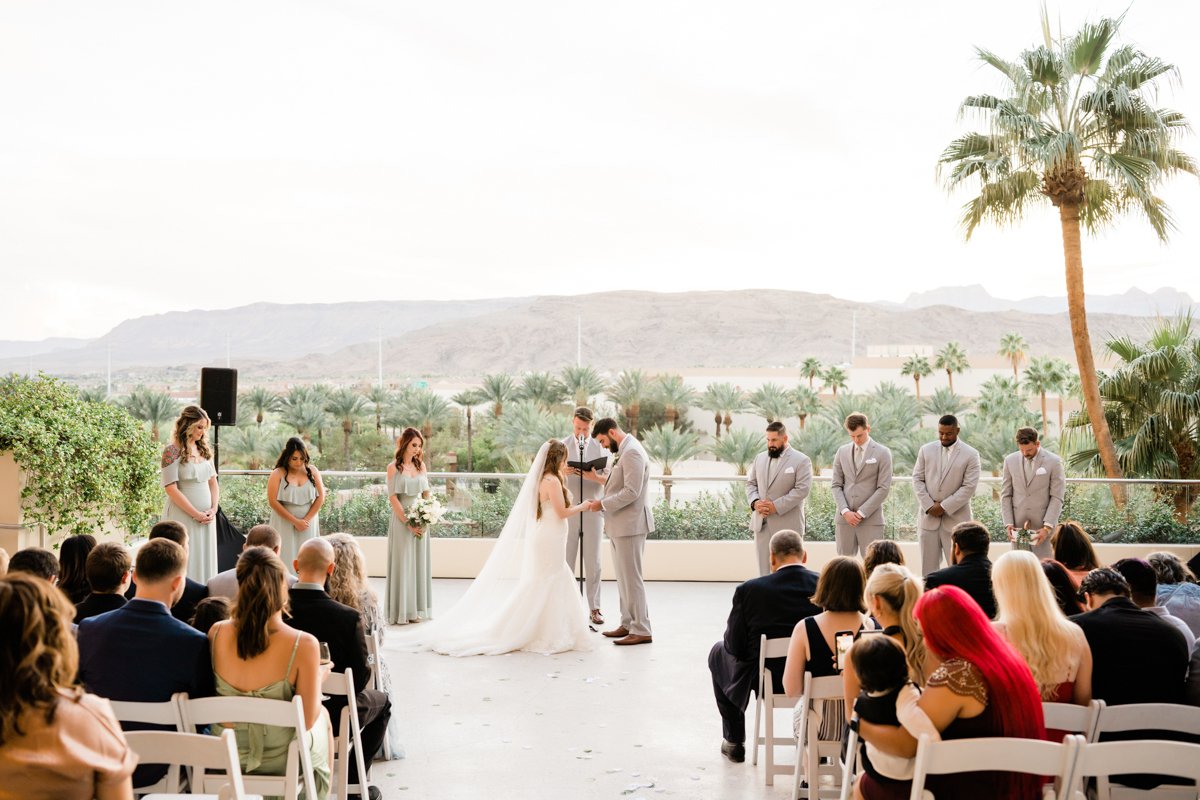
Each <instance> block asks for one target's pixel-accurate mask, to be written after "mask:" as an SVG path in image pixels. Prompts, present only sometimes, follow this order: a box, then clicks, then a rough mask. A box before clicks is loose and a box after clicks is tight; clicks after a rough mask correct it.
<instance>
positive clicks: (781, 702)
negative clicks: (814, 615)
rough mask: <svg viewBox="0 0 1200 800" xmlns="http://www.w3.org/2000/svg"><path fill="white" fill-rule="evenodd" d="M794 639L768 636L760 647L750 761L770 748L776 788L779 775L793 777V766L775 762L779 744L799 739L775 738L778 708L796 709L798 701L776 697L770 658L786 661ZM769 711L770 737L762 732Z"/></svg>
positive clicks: (769, 776) (770, 774) (771, 774)
mask: <svg viewBox="0 0 1200 800" xmlns="http://www.w3.org/2000/svg"><path fill="white" fill-rule="evenodd" d="M791 641H792V640H791V639H790V638H786V637H785V638H780V639H768V638H767V635H766V634H765V633H764V634H763V635H762V638H761V639H760V640H759V644H758V693H757V696H756V699H755V701H754V757H753V758H751V759H750V763H752V764H758V746H759V745H765V746H766V754H765V755H766V760H767V786H774V785H775V776H776V775H790V774H791V773H792V767H790V766H788V765H786V764H785V765H784V766H782V767H781V766H778V765H777V764H776V763H775V747H776V745H791V746H792V747H795V746H796V740H795V739H794V738H792V737H790V736H789V737H787V738H780V739H778V740H777V739H776V737H775V709H777V708H795V706H796V703H797V702H798V698H795V697H786V696H782V695H777V694H775V684H774V682H773V681H772V675H771V671H770V670H769V669H767V663H766V662H767V659H768V658H784V657H785V656H787V651H788V645H789V644H790V643H791ZM764 708H765V709H766V711H767V714H766V723H767V724H766V731H765V733H766V735H765V736H759V735H758V732H759V730H760V729H761V727H762V718H763V713H762V712H763V709H764Z"/></svg>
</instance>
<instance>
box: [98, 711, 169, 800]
mask: <svg viewBox="0 0 1200 800" xmlns="http://www.w3.org/2000/svg"><path fill="white" fill-rule="evenodd" d="M182 697H186V695H185V694H184V693H183V692H178V693H176V694H174V695H172V697H171V699H170V700H167V701H166V702H163V703H134V702H131V701H128V700H110V701H109V703H110V705H112V710H113V716H114V717H116V719H117V722H139V723H144V724H147V725H170V726H171V727H172V728H174V729H175V730H176V731H183V730H184V728H183V719H182V717H180V712H179V700H180V698H182ZM149 763H154V762H149ZM172 773H174V775H175V777H176V780H178V777H179V767H178V765H169V767H168V773H167V775H168V777H169V776H170V775H171V774H172ZM165 791H167V778H166V777H164V778H163V779H162V780H160V781H159V782H158V783H155V784H152V785H150V786H142V787H140V788H137V789H134V790H133V794H134V796H135V797H136V796H140V795H144V794H153V793H158V792H165Z"/></svg>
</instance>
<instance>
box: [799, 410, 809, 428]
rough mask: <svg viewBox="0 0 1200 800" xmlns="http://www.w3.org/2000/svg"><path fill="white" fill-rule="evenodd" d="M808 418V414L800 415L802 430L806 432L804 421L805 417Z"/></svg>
mask: <svg viewBox="0 0 1200 800" xmlns="http://www.w3.org/2000/svg"><path fill="white" fill-rule="evenodd" d="M807 416H808V414H801V415H800V430H804V419H805V417H807Z"/></svg>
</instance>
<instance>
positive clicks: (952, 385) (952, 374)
mask: <svg viewBox="0 0 1200 800" xmlns="http://www.w3.org/2000/svg"><path fill="white" fill-rule="evenodd" d="M946 378H947V379H949V381H950V391H951V392H953V391H954V373H953V372H951V371H950V370H946Z"/></svg>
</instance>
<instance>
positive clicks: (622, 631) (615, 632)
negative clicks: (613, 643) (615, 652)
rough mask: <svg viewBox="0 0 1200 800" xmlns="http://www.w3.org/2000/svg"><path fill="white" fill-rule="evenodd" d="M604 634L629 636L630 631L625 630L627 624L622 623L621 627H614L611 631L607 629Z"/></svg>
mask: <svg viewBox="0 0 1200 800" xmlns="http://www.w3.org/2000/svg"><path fill="white" fill-rule="evenodd" d="M604 635H605V636H617V637H620V636H628V635H629V631H627V630H625V626H624V625H622V626H621V627H619V628H614V629H613V630H611V631H605V632H604Z"/></svg>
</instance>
